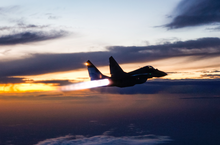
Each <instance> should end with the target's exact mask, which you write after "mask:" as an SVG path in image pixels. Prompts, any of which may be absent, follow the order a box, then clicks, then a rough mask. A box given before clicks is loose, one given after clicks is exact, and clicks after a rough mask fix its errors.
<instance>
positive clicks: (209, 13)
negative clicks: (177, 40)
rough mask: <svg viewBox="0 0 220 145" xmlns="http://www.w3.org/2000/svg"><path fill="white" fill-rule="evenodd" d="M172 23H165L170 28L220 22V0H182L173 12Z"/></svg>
mask: <svg viewBox="0 0 220 145" xmlns="http://www.w3.org/2000/svg"><path fill="white" fill-rule="evenodd" d="M173 13H175V14H177V15H174V18H173V20H172V22H171V23H169V24H167V25H165V27H167V28H169V29H177V28H184V27H191V26H200V25H207V24H213V23H219V22H220V1H219V0H182V1H181V2H180V3H179V4H178V6H177V7H176V10H175V11H174V12H173Z"/></svg>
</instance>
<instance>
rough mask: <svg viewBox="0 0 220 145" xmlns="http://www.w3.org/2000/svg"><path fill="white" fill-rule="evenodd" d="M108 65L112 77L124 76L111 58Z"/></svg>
mask: <svg viewBox="0 0 220 145" xmlns="http://www.w3.org/2000/svg"><path fill="white" fill-rule="evenodd" d="M109 63H110V64H109V65H110V73H111V76H112V77H123V76H124V75H125V74H126V73H125V72H124V71H123V70H122V68H121V67H120V66H119V65H118V63H117V62H116V61H115V59H114V58H113V57H112V56H111V57H110V58H109Z"/></svg>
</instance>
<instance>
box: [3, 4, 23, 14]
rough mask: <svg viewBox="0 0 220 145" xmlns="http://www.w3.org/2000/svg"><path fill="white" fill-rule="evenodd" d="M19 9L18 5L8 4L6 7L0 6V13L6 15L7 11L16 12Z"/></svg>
mask: <svg viewBox="0 0 220 145" xmlns="http://www.w3.org/2000/svg"><path fill="white" fill-rule="evenodd" d="M19 9H20V7H19V6H18V5H14V6H8V7H0V15H6V14H8V13H14V12H17V11H18V10H19Z"/></svg>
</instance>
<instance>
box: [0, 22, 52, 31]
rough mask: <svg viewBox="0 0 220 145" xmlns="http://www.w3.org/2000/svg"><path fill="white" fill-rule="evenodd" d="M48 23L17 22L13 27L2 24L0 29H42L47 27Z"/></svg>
mask: <svg viewBox="0 0 220 145" xmlns="http://www.w3.org/2000/svg"><path fill="white" fill-rule="evenodd" d="M48 27H49V25H34V24H23V23H22V24H18V25H16V26H13V27H9V26H3V27H0V30H1V31H4V30H6V31H16V30H17V29H19V30H21V29H22V30H27V29H31V30H33V29H43V28H48Z"/></svg>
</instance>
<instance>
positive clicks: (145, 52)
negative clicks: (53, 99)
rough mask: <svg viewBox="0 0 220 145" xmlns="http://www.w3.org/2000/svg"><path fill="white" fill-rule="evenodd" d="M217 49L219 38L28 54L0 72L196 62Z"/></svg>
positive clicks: (2, 64)
mask: <svg viewBox="0 0 220 145" xmlns="http://www.w3.org/2000/svg"><path fill="white" fill-rule="evenodd" d="M39 35H40V34H39ZM34 36H35V35H34ZM34 36H33V37H34ZM37 36H38V35H37ZM58 36H59V35H58ZM58 36H57V35H55V36H54V35H52V36H50V35H49V38H51V39H52V38H55V37H58ZM34 38H35V37H34ZM15 39H16V38H15ZM38 39H40V40H41V39H43V38H38V37H37V38H36V40H38ZM44 39H47V36H44ZM24 41H27V40H24ZM30 41H32V40H30ZM14 43H15V42H14ZM219 48H220V39H219V38H200V39H197V40H189V41H176V42H173V43H165V44H160V45H150V46H128V47H124V46H112V47H108V49H107V51H100V52H85V53H83V52H82V53H67V54H31V55H30V56H29V57H26V58H24V59H18V60H8V61H1V62H0V68H4V69H2V70H1V71H0V76H23V75H37V74H44V73H51V72H61V71H68V70H74V69H80V68H85V66H84V62H86V61H87V60H88V59H90V60H91V61H92V62H94V64H95V65H97V66H105V65H108V58H109V57H110V56H113V57H115V59H116V60H117V61H118V62H119V63H120V64H122V63H134V62H146V61H152V60H158V59H164V58H169V57H176V56H194V55H196V56H197V57H196V58H195V60H199V59H206V58H209V57H213V56H219V55H220V49H219ZM125 54H126V55H125ZM193 61H194V60H193V59H192V60H190V62H193ZM146 65H147V64H146Z"/></svg>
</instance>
